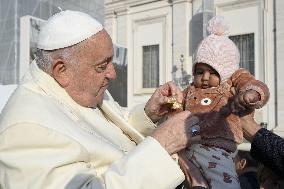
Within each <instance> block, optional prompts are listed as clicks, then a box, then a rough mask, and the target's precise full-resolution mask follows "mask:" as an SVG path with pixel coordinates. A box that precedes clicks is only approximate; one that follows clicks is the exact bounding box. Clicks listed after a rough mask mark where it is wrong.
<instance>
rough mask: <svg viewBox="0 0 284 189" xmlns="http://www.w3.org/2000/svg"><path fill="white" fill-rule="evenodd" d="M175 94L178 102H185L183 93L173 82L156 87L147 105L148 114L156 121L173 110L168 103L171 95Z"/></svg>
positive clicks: (146, 111)
mask: <svg viewBox="0 0 284 189" xmlns="http://www.w3.org/2000/svg"><path fill="white" fill-rule="evenodd" d="M171 96H174V97H176V100H177V102H178V103H181V104H182V102H183V94H182V92H181V90H180V89H179V87H178V86H176V85H175V84H174V83H173V82H168V83H165V84H164V85H162V86H160V87H159V88H157V89H156V91H155V92H154V94H153V95H152V96H151V98H150V99H149V100H148V102H147V104H146V106H145V113H146V115H147V116H148V117H149V118H150V119H151V120H152V121H153V122H154V123H155V122H157V121H159V120H160V119H161V118H162V117H163V116H164V115H165V114H167V113H168V112H170V111H171V107H170V106H169V105H168V99H169V97H171Z"/></svg>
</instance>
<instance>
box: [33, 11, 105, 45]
mask: <svg viewBox="0 0 284 189" xmlns="http://www.w3.org/2000/svg"><path fill="white" fill-rule="evenodd" d="M102 29H103V26H102V24H101V23H99V22H98V21H97V20H96V19H94V18H92V17H91V16H90V15H88V14H85V13H82V12H77V11H71V10H66V11H61V12H59V13H57V14H55V15H53V16H52V17H50V18H49V19H48V20H47V22H46V23H45V24H44V25H43V27H42V28H41V30H40V33H39V38H38V44H37V47H38V48H39V49H43V50H55V49H60V48H65V47H69V46H72V45H75V44H77V43H80V42H81V41H84V40H85V39H87V38H89V37H91V36H92V35H94V34H96V33H98V32H99V31H101V30H102Z"/></svg>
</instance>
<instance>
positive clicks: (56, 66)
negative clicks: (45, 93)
mask: <svg viewBox="0 0 284 189" xmlns="http://www.w3.org/2000/svg"><path fill="white" fill-rule="evenodd" d="M51 72H52V73H51V74H52V76H53V78H54V79H55V80H56V81H57V82H58V83H59V84H60V85H61V87H63V88H65V87H67V86H68V85H69V81H70V76H69V74H68V70H67V64H66V62H65V61H63V60H60V59H59V60H55V63H53V66H52V68H51Z"/></svg>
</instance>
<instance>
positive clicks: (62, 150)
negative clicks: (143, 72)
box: [0, 11, 200, 189]
mask: <svg viewBox="0 0 284 189" xmlns="http://www.w3.org/2000/svg"><path fill="white" fill-rule="evenodd" d="M38 48H39V53H38V55H37V58H36V60H35V61H34V62H32V63H31V65H30V69H29V71H28V72H27V74H26V75H25V77H24V79H23V81H22V82H21V84H20V85H19V87H18V88H17V89H16V91H15V92H14V94H13V95H12V96H11V98H10V99H9V101H8V103H7V104H6V106H5V108H4V109H3V112H2V114H1V117H0V188H9V189H19V188H21V189H25V188H29V189H40V188H52V189H53V188H54V189H55V188H56V189H58V188H67V189H70V188H96V189H99V188H108V189H128V188H131V189H135V188H137V189H138V188H139V189H146V188H147V189H149V188H155V189H171V188H175V187H176V186H177V185H179V184H180V183H181V182H182V181H183V180H184V175H183V172H182V171H181V169H180V167H179V165H178V164H177V163H176V161H174V159H173V158H172V157H171V155H172V154H174V153H176V152H178V151H180V150H182V149H184V148H186V147H187V146H188V145H189V144H190V143H192V142H193V141H195V140H199V139H200V137H198V136H195V137H192V134H191V126H192V125H194V124H195V123H196V120H195V119H187V118H188V116H189V112H182V113H178V114H177V115H175V116H173V117H172V118H170V119H168V120H166V121H165V122H163V123H162V124H161V125H160V126H159V128H157V129H155V127H156V125H155V124H154V123H155V122H157V121H159V119H160V118H161V117H162V115H163V114H166V113H167V112H168V111H169V110H168V106H165V104H166V101H167V99H168V97H169V96H176V98H177V100H178V101H179V102H181V101H182V93H181V91H180V90H179V89H178V88H177V87H176V86H175V85H174V84H173V83H166V84H164V85H162V86H161V87H159V88H158V89H157V90H156V91H155V93H154V94H153V95H152V97H151V98H150V100H149V101H148V102H147V104H146V106H145V109H144V107H142V108H140V109H136V110H135V112H132V113H130V114H127V113H125V112H123V111H122V110H121V108H120V107H119V106H118V105H117V103H115V102H114V101H113V99H112V98H111V96H110V95H109V94H108V92H107V91H106V89H107V87H108V82H109V80H110V79H115V77H116V73H115V70H114V68H113V65H112V57H113V44H112V42H111V38H110V36H109V35H108V34H107V32H106V31H105V30H104V29H103V27H102V25H101V24H100V23H98V22H97V21H96V20H95V19H93V18H92V17H90V16H89V15H86V14H84V13H80V12H75V11H62V12H60V13H58V14H56V15H54V16H53V17H51V18H50V19H49V20H48V21H47V23H46V24H45V25H44V26H43V28H42V30H41V31H40V35H39V41H38ZM144 110H145V111H144ZM153 130H154V131H153ZM152 131H153V132H152ZM145 135H150V136H148V137H146V138H145V137H144V136H145ZM183 165H184V167H185V168H184V169H187V170H189V167H187V166H186V163H184V164H183Z"/></svg>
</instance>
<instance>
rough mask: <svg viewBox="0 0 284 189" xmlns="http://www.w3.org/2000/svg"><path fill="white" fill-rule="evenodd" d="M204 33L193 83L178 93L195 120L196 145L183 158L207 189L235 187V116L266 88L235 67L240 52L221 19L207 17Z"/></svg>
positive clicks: (265, 94)
mask: <svg viewBox="0 0 284 189" xmlns="http://www.w3.org/2000/svg"><path fill="white" fill-rule="evenodd" d="M207 29H208V31H209V34H210V35H209V36H208V37H207V38H205V39H204V40H203V41H202V42H201V43H200V44H199V47H198V49H197V52H196V56H195V59H194V62H193V69H192V70H193V75H194V80H193V83H192V84H190V85H189V86H188V87H187V88H186V89H185V90H184V96H185V101H184V109H185V110H189V111H190V112H191V113H192V114H194V115H196V116H198V117H199V120H200V123H199V127H200V136H201V138H202V142H201V143H202V144H195V145H192V146H191V147H190V149H188V150H187V152H186V155H187V157H188V159H190V160H192V161H193V162H194V163H195V165H197V166H198V167H199V168H200V170H201V172H202V173H203V175H204V176H205V177H206V179H207V181H208V184H209V186H210V188H213V189H222V188H223V189H225V188H230V189H240V185H239V181H238V176H237V174H236V171H235V164H234V162H233V158H234V156H235V151H236V149H237V145H238V144H240V143H242V142H243V132H242V128H241V125H240V120H239V116H241V115H244V114H246V113H247V112H248V111H252V110H254V109H255V108H261V107H262V106H264V105H265V104H266V102H267V101H268V98H269V90H268V88H267V86H266V85H265V84H264V83H262V82H261V81H258V80H256V79H255V78H254V77H253V76H252V75H251V74H250V73H249V72H248V71H246V70H245V69H239V61H240V54H239V51H238V48H237V47H236V45H235V44H234V43H233V42H232V41H231V40H230V39H229V38H228V36H227V34H228V26H227V25H226V23H225V20H224V18H223V17H220V16H216V17H214V18H212V19H211V20H210V21H209V22H208V27H207ZM231 105H233V106H232V107H234V109H233V111H231V110H232V109H231Z"/></svg>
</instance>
